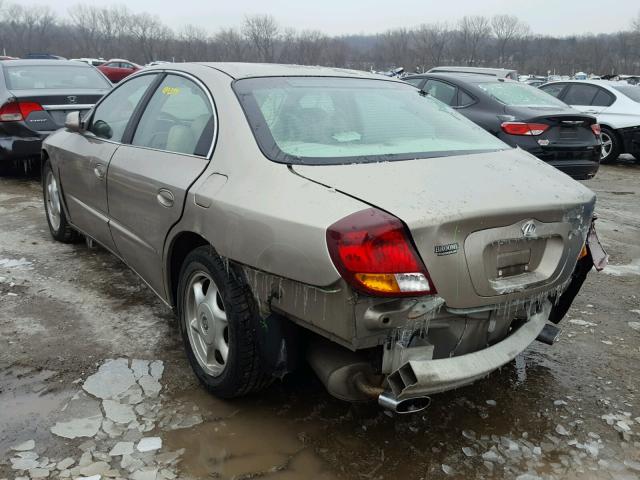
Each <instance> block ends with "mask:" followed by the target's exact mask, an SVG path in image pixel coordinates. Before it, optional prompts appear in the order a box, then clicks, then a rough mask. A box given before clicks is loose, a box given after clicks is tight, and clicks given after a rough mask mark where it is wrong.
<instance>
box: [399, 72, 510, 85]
mask: <svg viewBox="0 0 640 480" xmlns="http://www.w3.org/2000/svg"><path fill="white" fill-rule="evenodd" d="M427 77H429V78H439V79H441V80H449V81H451V82H456V81H457V82H461V83H470V82H473V83H498V82H500V83H521V82H516V81H515V80H511V79H509V78H499V77H492V76H489V75H478V74H477V73H462V72H459V73H458V72H456V73H444V72H434V73H428V72H427V73H420V74H416V75H409V76H407V77H405V78H404V80H406V79H409V78H427Z"/></svg>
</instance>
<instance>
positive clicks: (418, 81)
mask: <svg viewBox="0 0 640 480" xmlns="http://www.w3.org/2000/svg"><path fill="white" fill-rule="evenodd" d="M405 82H407V83H410V84H411V85H413V86H414V87H420V85H421V84H422V82H424V78H407V79H406V80H405Z"/></svg>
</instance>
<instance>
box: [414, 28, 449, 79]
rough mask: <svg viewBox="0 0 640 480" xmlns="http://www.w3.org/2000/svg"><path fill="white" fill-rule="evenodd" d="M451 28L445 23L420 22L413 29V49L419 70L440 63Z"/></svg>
mask: <svg viewBox="0 0 640 480" xmlns="http://www.w3.org/2000/svg"><path fill="white" fill-rule="evenodd" d="M450 39H451V30H450V29H449V25H448V24H446V23H434V24H431V25H425V24H422V25H420V26H419V27H418V29H417V30H416V31H415V50H416V57H417V58H418V60H419V65H420V68H421V70H423V71H425V70H427V69H428V68H429V67H437V66H439V65H442V61H443V59H444V56H445V51H446V47H447V43H448V42H449V40H450Z"/></svg>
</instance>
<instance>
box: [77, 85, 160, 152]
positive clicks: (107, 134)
mask: <svg viewBox="0 0 640 480" xmlns="http://www.w3.org/2000/svg"><path fill="white" fill-rule="evenodd" d="M156 78H157V74H153V75H142V76H140V77H136V78H133V79H131V80H129V81H127V82H125V83H123V84H121V85H120V86H119V87H118V88H116V89H115V90H113V92H111V93H110V94H109V95H108V96H107V97H106V98H105V99H104V100H103V101H102V102H100V104H99V105H98V106H97V107H96V110H95V112H94V114H93V116H92V119H91V126H90V127H89V131H90V132H92V133H93V134H94V135H96V136H97V137H100V138H104V139H105V140H112V141H114V142H121V141H122V136H123V135H124V131H125V129H126V128H127V124H128V123H129V120H130V119H131V115H133V111H134V110H135V108H136V107H137V106H138V103H139V102H140V99H141V98H142V97H143V95H144V94H145V92H146V91H147V89H148V88H149V86H150V85H151V83H153V81H154V80H155V79H156Z"/></svg>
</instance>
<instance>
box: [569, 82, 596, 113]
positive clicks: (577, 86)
mask: <svg viewBox="0 0 640 480" xmlns="http://www.w3.org/2000/svg"><path fill="white" fill-rule="evenodd" d="M599 91H600V89H599V88H598V87H596V86H595V85H591V84H589V83H571V84H569V87H568V88H567V90H566V91H565V92H564V93H563V98H562V101H563V102H564V103H566V104H568V105H571V106H572V107H573V108H575V109H576V110H579V111H581V112H582V113H588V114H591V115H597V114H598V113H600V111H601V110H602V109H603V108H604V107H601V106H597V105H594V102H595V100H596V96H597V95H598V93H599Z"/></svg>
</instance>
